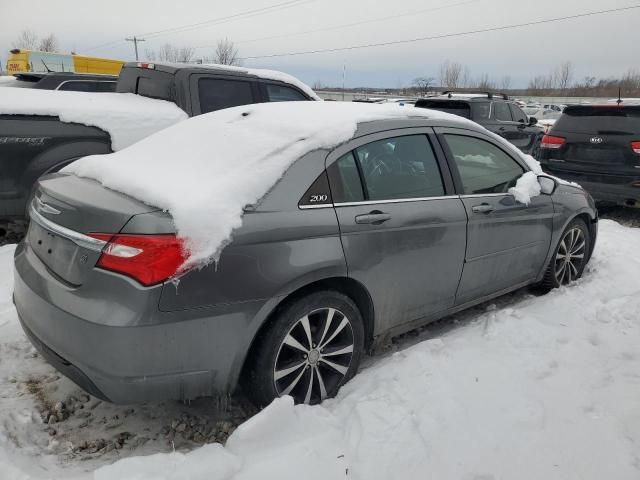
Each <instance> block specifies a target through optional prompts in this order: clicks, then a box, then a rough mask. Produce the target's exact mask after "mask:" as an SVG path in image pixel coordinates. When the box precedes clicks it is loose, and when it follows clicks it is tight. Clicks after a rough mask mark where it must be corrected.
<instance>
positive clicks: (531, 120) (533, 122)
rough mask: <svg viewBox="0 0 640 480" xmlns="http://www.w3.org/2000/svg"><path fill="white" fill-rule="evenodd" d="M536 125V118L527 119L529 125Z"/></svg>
mask: <svg viewBox="0 0 640 480" xmlns="http://www.w3.org/2000/svg"><path fill="white" fill-rule="evenodd" d="M537 123H538V119H537V118H536V117H529V125H536V124H537Z"/></svg>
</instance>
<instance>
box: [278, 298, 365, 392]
mask: <svg viewBox="0 0 640 480" xmlns="http://www.w3.org/2000/svg"><path fill="white" fill-rule="evenodd" d="M353 350H354V335H353V328H352V325H351V321H350V320H349V319H348V318H347V316H346V315H345V314H344V313H342V312H341V311H340V310H337V309H335V308H320V309H316V310H314V311H312V312H310V313H309V314H307V315H305V316H304V317H302V318H300V319H299V320H298V321H296V322H295V323H294V325H293V327H291V329H290V330H289V332H288V333H287V334H286V335H285V337H284V339H283V340H282V343H281V345H280V348H279V350H278V354H277V355H276V361H275V365H274V368H273V380H274V384H275V388H276V392H277V393H278V396H282V395H291V396H292V397H294V399H295V400H296V402H298V403H311V404H313V403H319V402H321V401H322V400H324V399H325V398H326V397H327V396H330V395H331V394H332V393H335V391H336V390H337V389H338V387H339V386H340V385H341V383H342V381H343V379H344V378H345V376H346V375H347V372H348V371H349V366H350V365H351V360H352V357H353Z"/></svg>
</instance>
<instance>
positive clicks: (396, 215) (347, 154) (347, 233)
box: [327, 129, 466, 333]
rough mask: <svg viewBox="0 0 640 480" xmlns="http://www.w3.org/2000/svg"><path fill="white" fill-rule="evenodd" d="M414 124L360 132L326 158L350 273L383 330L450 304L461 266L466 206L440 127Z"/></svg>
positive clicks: (378, 325)
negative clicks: (438, 132) (441, 142)
mask: <svg viewBox="0 0 640 480" xmlns="http://www.w3.org/2000/svg"><path fill="white" fill-rule="evenodd" d="M410 131H411V132H412V133H411V134H410V135H409V134H407V129H404V130H396V131H389V132H385V133H379V134H375V135H369V136H366V137H362V138H359V139H357V140H354V141H353V142H351V143H349V144H348V145H346V146H342V147H341V148H339V149H337V150H336V151H335V152H333V153H332V154H331V155H330V156H329V157H328V159H327V165H328V168H327V172H328V174H329V181H330V186H331V195H332V197H333V202H334V208H335V211H336V215H337V217H338V221H339V225H340V231H341V239H342V244H343V249H344V254H345V258H346V262H347V268H348V272H349V276H350V277H351V278H353V279H355V280H357V281H358V282H360V283H362V284H363V285H364V286H365V287H366V288H367V290H368V291H369V293H370V295H371V298H372V300H373V303H374V308H375V312H376V315H375V318H376V325H375V331H376V333H380V332H385V331H388V330H390V329H393V328H394V327H398V326H400V325H402V324H404V323H407V322H412V321H415V320H418V319H423V318H425V317H428V316H430V315H432V314H434V313H435V312H439V311H441V310H444V309H446V308H449V307H451V306H452V305H453V302H454V299H455V292H456V289H457V286H458V282H459V280H460V275H461V273H462V262H463V259H464V250H465V244H466V238H465V236H466V214H465V209H464V206H463V204H462V202H461V201H460V199H459V198H458V197H457V196H456V195H455V192H454V190H453V183H452V179H451V175H450V173H449V171H448V168H447V166H446V162H444V158H443V154H442V150H441V149H440V147H439V145H438V144H437V140H435V137H434V135H433V131H432V130H431V129H411V130H410ZM434 142H435V144H434ZM434 145H435V148H434ZM437 152H439V154H438V153H437Z"/></svg>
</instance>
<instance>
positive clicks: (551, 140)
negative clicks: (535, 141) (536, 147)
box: [540, 135, 567, 150]
mask: <svg viewBox="0 0 640 480" xmlns="http://www.w3.org/2000/svg"><path fill="white" fill-rule="evenodd" d="M566 141H567V140H566V139H565V138H564V137H554V136H553V135H545V136H544V137H542V142H541V143H540V148H548V149H551V150H558V149H559V148H561V147H562V146H563V145H564V144H565V143H566Z"/></svg>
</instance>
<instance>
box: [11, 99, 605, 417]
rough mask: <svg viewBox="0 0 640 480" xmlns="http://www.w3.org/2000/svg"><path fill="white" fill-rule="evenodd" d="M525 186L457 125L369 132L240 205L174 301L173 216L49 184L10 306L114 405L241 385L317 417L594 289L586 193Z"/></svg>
mask: <svg viewBox="0 0 640 480" xmlns="http://www.w3.org/2000/svg"><path fill="white" fill-rule="evenodd" d="M372 108H375V107H372ZM339 121H340V119H339V118H338V119H336V122H339ZM528 171H529V167H528V165H527V162H526V161H525V158H524V157H522V156H521V154H520V153H518V152H517V151H516V150H515V149H513V148H510V147H509V146H508V145H506V144H504V143H502V142H501V141H500V140H499V139H497V138H496V137H494V136H492V135H491V134H490V133H489V132H487V131H486V130H485V129H483V128H482V127H480V126H474V125H472V124H470V123H469V122H463V121H462V120H456V118H455V117H452V118H451V119H448V120H447V119H443V118H434V119H428V118H422V119H420V118H404V119H401V118H398V119H393V120H389V119H388V120H378V121H370V122H366V123H361V124H359V125H358V129H357V131H356V132H355V133H354V135H353V136H352V138H351V139H350V140H348V141H347V142H346V143H342V144H341V145H340V146H338V147H335V148H333V149H330V150H315V151H313V152H310V153H308V154H306V155H303V156H302V157H301V158H299V159H298V160H297V161H296V162H294V163H293V165H292V166H291V167H289V168H288V170H287V171H286V172H285V174H284V176H283V177H282V179H281V180H280V181H279V182H278V183H277V184H276V185H275V186H274V187H273V188H272V189H271V190H270V191H269V193H268V194H267V195H266V196H265V197H264V198H262V200H261V201H260V202H258V203H257V204H255V205H250V206H247V207H246V208H245V213H244V217H243V225H242V227H240V228H239V229H238V230H237V231H235V232H234V235H233V241H232V242H231V243H230V244H229V245H227V246H226V247H225V248H224V250H223V252H222V255H221V257H220V259H219V261H218V262H217V263H216V264H212V265H209V266H207V267H205V268H202V269H195V270H191V271H189V272H187V273H184V274H183V275H182V276H181V278H180V280H179V284H178V285H177V284H176V282H174V281H172V275H173V274H175V272H176V265H178V264H179V263H180V262H181V261H182V260H183V258H182V257H181V255H182V253H181V251H180V245H179V243H178V242H177V241H176V235H175V230H174V225H173V222H172V219H171V217H170V216H169V214H167V213H165V212H162V211H160V210H159V209H157V208H154V207H151V206H148V205H145V204H143V203H141V202H139V201H138V200H135V199H133V198H131V197H128V196H126V195H123V194H120V193H117V192H115V191H112V190H109V189H106V188H104V187H102V186H101V185H100V184H99V183H97V182H95V181H90V180H86V179H82V178H79V177H77V176H74V175H68V174H54V175H52V176H49V177H47V178H45V179H43V180H41V181H40V183H39V186H38V188H37V191H36V194H35V198H34V201H33V204H32V206H31V225H30V227H29V231H28V234H27V236H26V238H25V240H24V241H23V242H22V243H21V244H20V245H19V246H18V248H17V250H16V256H15V293H14V300H15V304H16V307H17V310H18V313H19V316H20V319H21V322H22V325H23V327H24V330H25V332H26V334H27V335H28V336H29V338H30V339H31V341H32V342H33V344H34V345H35V346H36V348H37V349H38V350H39V351H40V352H41V353H42V355H43V356H44V357H45V358H47V359H48V360H49V361H50V362H51V363H52V364H53V365H54V366H55V367H56V368H57V369H59V370H60V371H61V372H62V373H64V374H65V375H67V376H68V377H69V378H71V379H72V380H74V381H75V382H76V383H77V384H78V385H80V386H81V387H83V388H84V389H85V390H86V391H88V392H89V393H91V394H93V395H95V396H97V397H100V398H102V399H105V400H109V401H112V402H116V403H132V402H142V401H147V400H158V399H166V398H172V399H181V400H185V399H191V398H195V397H199V396H212V395H213V396H216V395H228V394H230V393H232V392H233V391H234V390H235V389H236V388H237V387H238V386H239V385H241V386H242V387H243V389H244V391H245V392H246V394H247V395H248V396H249V397H250V398H251V399H252V400H253V401H254V402H255V403H256V404H258V405H265V404H267V403H268V402H270V401H271V400H272V399H273V398H275V397H278V396H282V395H291V396H293V397H294V399H295V400H296V402H304V403H318V402H321V401H322V400H323V399H325V398H327V397H331V396H333V395H335V394H336V393H337V392H338V390H339V388H340V387H341V385H343V384H344V383H345V382H347V381H348V380H349V379H350V378H351V377H352V376H353V375H354V374H355V373H356V372H357V369H358V366H359V364H360V361H361V359H362V357H363V355H364V354H365V352H367V351H369V350H370V349H371V348H372V347H373V346H375V345H376V344H380V343H383V342H385V341H386V340H388V339H389V338H390V337H391V336H394V335H398V334H401V333H403V332H405V331H408V330H410V329H413V328H416V327H417V326H419V325H423V324H425V323H427V322H430V321H433V320H436V319H439V318H442V317H444V316H446V315H450V314H452V313H455V312H457V311H460V310H463V309H465V308H468V307H471V306H473V305H476V304H478V303H481V302H485V301H487V300H490V299H492V298H495V297H497V296H500V295H503V294H505V293H507V292H510V291H513V290H515V289H518V288H521V287H524V286H527V285H537V286H539V287H541V288H543V289H550V288H554V287H558V286H560V285H563V284H567V283H570V282H572V281H573V280H575V279H577V278H579V277H580V276H581V275H582V273H583V270H584V268H585V265H586V263H587V261H588V259H589V257H590V256H591V253H592V251H593V248H594V245H595V241H596V234H597V213H596V210H595V208H594V204H593V201H592V199H591V197H589V195H588V194H587V193H586V192H584V191H583V190H582V189H581V188H579V187H577V186H571V185H568V184H565V183H563V182H560V181H558V180H556V179H553V178H550V177H545V176H541V177H539V178H538V180H539V182H540V186H541V190H542V193H541V194H540V195H537V196H534V197H533V198H532V199H531V202H530V203H528V204H523V203H519V202H518V201H516V199H515V197H514V196H513V195H512V194H510V193H509V189H510V188H511V187H513V186H514V185H515V184H516V182H517V180H518V178H520V177H521V176H522V175H523V174H524V173H525V172H528ZM247 174H248V175H249V174H251V173H250V172H247ZM94 232H111V233H107V234H104V233H101V234H95V233H94Z"/></svg>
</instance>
